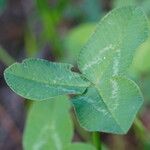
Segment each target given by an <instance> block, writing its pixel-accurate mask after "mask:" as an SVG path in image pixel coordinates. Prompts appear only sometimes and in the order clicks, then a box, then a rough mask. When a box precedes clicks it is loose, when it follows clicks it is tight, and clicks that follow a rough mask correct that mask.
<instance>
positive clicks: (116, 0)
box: [113, 0, 138, 7]
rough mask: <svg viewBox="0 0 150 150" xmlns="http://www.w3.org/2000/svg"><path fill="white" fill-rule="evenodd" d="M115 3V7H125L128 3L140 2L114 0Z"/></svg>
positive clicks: (135, 1) (134, 0)
mask: <svg viewBox="0 0 150 150" xmlns="http://www.w3.org/2000/svg"><path fill="white" fill-rule="evenodd" d="M113 3H114V4H113V5H114V7H123V6H128V5H136V4H137V3H138V2H137V0H114V1H113Z"/></svg>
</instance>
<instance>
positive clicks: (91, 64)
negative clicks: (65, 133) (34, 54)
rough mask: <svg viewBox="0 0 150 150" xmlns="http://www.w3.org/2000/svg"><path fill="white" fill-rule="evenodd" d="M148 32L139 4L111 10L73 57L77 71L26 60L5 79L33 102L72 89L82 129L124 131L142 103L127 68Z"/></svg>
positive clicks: (45, 62) (14, 89) (53, 64)
mask: <svg viewBox="0 0 150 150" xmlns="http://www.w3.org/2000/svg"><path fill="white" fill-rule="evenodd" d="M148 35H149V28H148V21H147V18H146V16H145V14H144V13H143V11H142V10H141V9H139V8H136V7H133V6H128V7H122V8H118V9H114V10H113V11H111V12H110V13H108V14H107V15H106V16H105V17H104V18H103V19H102V20H101V22H100V23H99V24H98V25H97V28H96V30H95V32H94V33H93V34H92V36H91V37H90V39H89V40H88V42H87V43H86V44H85V45H84V47H83V49H82V50H81V52H80V54H79V57H78V62H77V64H78V68H79V70H80V72H81V73H78V72H74V71H72V68H73V66H72V65H70V64H64V63H53V62H48V61H46V60H42V59H25V60H24V61H23V62H22V63H15V64H13V65H11V66H10V67H8V68H7V69H6V70H5V72H4V76H5V80H6V82H7V84H8V85H9V86H10V88H11V89H12V90H13V91H14V92H16V93H17V94H19V95H20V96H23V97H25V98H27V99H31V100H35V101H41V100H51V101H52V100H53V101H54V100H55V98H54V97H56V96H59V95H66V94H75V95H76V96H74V97H73V98H72V99H71V102H72V104H73V106H74V108H75V111H76V115H77V118H78V120H79V122H80V125H81V126H82V127H83V128H85V129H86V130H88V131H93V132H95V131H100V132H106V133H114V134H125V133H127V131H128V130H129V128H130V127H131V125H132V123H133V121H134V119H135V116H136V114H137V112H138V110H139V109H140V107H141V105H142V103H143V96H142V94H141V91H140V89H139V87H138V86H137V85H136V83H134V82H133V81H132V80H131V79H130V78H129V76H128V71H129V68H130V66H131V65H132V61H133V57H134V54H135V51H136V49H137V48H138V47H139V46H140V45H141V44H142V43H143V42H144V41H146V40H147V38H148ZM57 104H58V105H59V102H58V103H57ZM60 104H61V103H60ZM39 111H40V110H39ZM39 122H40V120H39Z"/></svg>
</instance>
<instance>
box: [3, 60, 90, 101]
mask: <svg viewBox="0 0 150 150" xmlns="http://www.w3.org/2000/svg"><path fill="white" fill-rule="evenodd" d="M71 68H72V66H71V65H69V64H63V63H52V62H49V61H46V60H42V59H26V60H24V61H23V62H22V63H21V64H20V63H15V64H13V65H12V66H10V67H9V68H8V69H6V70H5V79H6V82H7V84H8V85H9V86H10V87H11V89H12V90H13V91H15V92H16V93H17V94H19V95H21V96H23V97H25V98H28V99H31V100H46V99H49V98H52V97H54V96H58V95H64V94H81V93H83V92H84V90H85V89H86V87H87V86H88V83H87V82H86V81H84V80H83V79H82V78H81V77H80V75H79V74H78V73H75V72H72V71H71Z"/></svg>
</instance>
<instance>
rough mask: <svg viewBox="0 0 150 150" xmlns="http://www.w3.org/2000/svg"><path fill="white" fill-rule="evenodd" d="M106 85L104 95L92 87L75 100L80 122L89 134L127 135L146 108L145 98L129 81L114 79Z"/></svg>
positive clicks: (103, 90) (101, 91)
mask: <svg viewBox="0 0 150 150" xmlns="http://www.w3.org/2000/svg"><path fill="white" fill-rule="evenodd" d="M106 84H107V86H106V85H105V86H103V89H102V90H100V91H99V89H96V88H95V87H91V88H89V89H88V91H87V93H86V94H85V95H83V96H80V97H76V98H75V99H73V104H74V106H75V109H76V111H77V116H78V119H79V121H80V124H81V126H83V127H84V128H86V129H87V130H89V131H102V132H108V133H117V134H125V133H126V132H127V131H128V129H129V128H130V126H131V124H132V122H133V121H134V118H135V115H136V113H137V111H138V110H139V108H140V107H141V105H142V102H143V101H142V99H143V97H142V94H141V92H140V90H139V88H138V87H137V85H136V84H135V83H134V82H132V81H131V80H128V79H126V78H122V77H117V78H113V79H111V80H110V81H109V82H107V83H106Z"/></svg>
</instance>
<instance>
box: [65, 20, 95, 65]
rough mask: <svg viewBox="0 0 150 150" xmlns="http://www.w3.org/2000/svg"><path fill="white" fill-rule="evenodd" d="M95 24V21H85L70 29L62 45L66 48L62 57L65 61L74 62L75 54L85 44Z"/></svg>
mask: <svg viewBox="0 0 150 150" xmlns="http://www.w3.org/2000/svg"><path fill="white" fill-rule="evenodd" d="M95 26H96V24H95V23H85V24H82V25H79V26H78V27H75V28H73V29H72V30H70V32H69V33H68V34H67V36H66V38H65V40H64V47H65V49H66V51H65V55H64V59H65V60H66V61H67V62H71V63H75V62H76V58H77V55H78V54H79V52H80V50H81V48H82V47H83V46H84V44H86V42H87V40H88V39H89V37H90V35H91V33H92V32H93V31H94V29H95Z"/></svg>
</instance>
